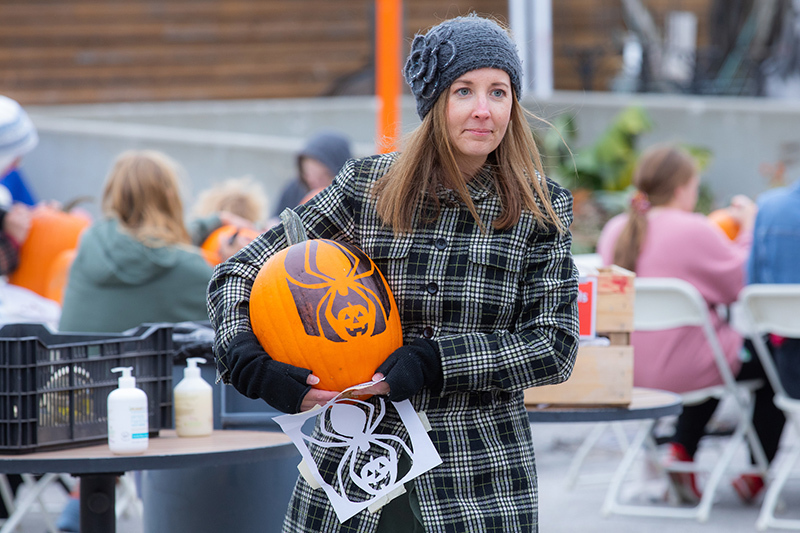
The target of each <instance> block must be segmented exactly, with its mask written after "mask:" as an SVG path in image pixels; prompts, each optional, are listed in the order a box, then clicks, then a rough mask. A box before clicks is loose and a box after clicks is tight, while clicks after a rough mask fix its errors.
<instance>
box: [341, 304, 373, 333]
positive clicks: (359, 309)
mask: <svg viewBox="0 0 800 533" xmlns="http://www.w3.org/2000/svg"><path fill="white" fill-rule="evenodd" d="M338 319H339V323H340V324H341V325H342V326H344V329H345V331H346V332H347V334H348V335H350V336H351V337H356V336H358V335H366V334H367V332H368V331H369V329H370V326H372V325H373V324H374V323H375V308H374V307H373V308H372V312H370V310H369V309H367V308H366V307H364V306H363V305H353V304H350V305H348V306H347V307H345V308H344V309H342V310H341V311H339V316H338Z"/></svg>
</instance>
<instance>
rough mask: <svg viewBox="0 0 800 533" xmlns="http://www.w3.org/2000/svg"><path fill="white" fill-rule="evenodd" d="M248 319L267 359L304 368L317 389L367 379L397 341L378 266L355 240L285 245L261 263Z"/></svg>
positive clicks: (395, 319) (395, 317) (393, 307)
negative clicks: (313, 380) (308, 371)
mask: <svg viewBox="0 0 800 533" xmlns="http://www.w3.org/2000/svg"><path fill="white" fill-rule="evenodd" d="M250 323H251V325H252V326H253V332H254V333H255V335H256V337H258V340H259V342H260V343H261V345H262V346H263V347H264V350H265V351H266V352H267V353H268V354H269V355H270V356H271V357H272V358H273V359H275V360H277V361H281V362H284V363H288V364H292V365H295V366H298V367H302V368H308V369H311V370H312V371H313V372H314V374H315V375H316V376H318V377H319V378H320V382H319V384H318V385H317V386H316V387H317V388H319V389H323V390H332V391H341V390H344V389H346V388H347V387H350V386H352V385H357V384H359V383H363V382H365V381H369V380H370V379H372V375H373V374H374V373H375V370H376V369H377V368H378V366H380V364H381V363H382V362H383V361H384V360H386V357H388V356H389V354H391V353H392V352H393V351H394V350H395V349H397V348H399V347H400V346H402V344H403V332H402V328H401V325H400V315H399V312H398V310H397V304H396V303H395V301H394V296H393V295H392V292H391V290H390V289H389V286H388V285H387V283H386V279H385V278H384V277H383V274H381V272H380V270H378V267H377V266H375V263H373V262H372V260H371V259H370V258H369V257H367V256H366V254H364V252H362V251H361V250H360V249H358V248H356V247H355V246H352V245H350V244H345V243H341V242H336V241H330V240H326V239H315V240H308V241H303V242H299V243H297V244H294V245H292V246H289V247H288V248H285V249H283V250H282V251H280V252H278V253H277V254H275V255H274V256H272V257H271V258H270V259H269V260H268V261H267V262H266V263H265V264H264V265H263V266H262V267H261V270H260V271H259V273H258V275H257V276H256V279H255V282H254V283H253V288H252V291H251V293H250Z"/></svg>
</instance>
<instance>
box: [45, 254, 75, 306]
mask: <svg viewBox="0 0 800 533" xmlns="http://www.w3.org/2000/svg"><path fill="white" fill-rule="evenodd" d="M76 255H78V250H77V249H75V248H72V249H70V250H63V251H62V252H61V253H59V254H58V255H57V256H56V257H55V259H53V262H52V263H51V264H50V271H49V272H48V274H47V286H46V288H45V291H44V297H45V298H50V299H51V300H54V301H56V302H58V303H59V304H62V303H64V289H66V288H67V281H69V269H70V268H72V263H73V262H74V261H75V256H76Z"/></svg>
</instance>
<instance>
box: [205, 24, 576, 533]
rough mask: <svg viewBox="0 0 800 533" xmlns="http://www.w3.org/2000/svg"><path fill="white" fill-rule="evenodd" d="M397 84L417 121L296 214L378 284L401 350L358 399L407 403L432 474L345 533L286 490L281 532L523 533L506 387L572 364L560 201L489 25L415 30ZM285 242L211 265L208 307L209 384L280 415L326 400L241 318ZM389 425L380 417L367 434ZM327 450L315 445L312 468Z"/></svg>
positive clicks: (505, 51)
mask: <svg viewBox="0 0 800 533" xmlns="http://www.w3.org/2000/svg"><path fill="white" fill-rule="evenodd" d="M404 74H405V77H406V80H407V81H408V82H409V85H410V86H411V90H412V93H413V94H414V96H415V97H416V101H417V111H418V114H419V116H420V118H421V119H422V124H421V125H420V126H419V127H418V128H417V130H415V131H414V132H413V133H412V134H411V135H410V137H409V139H408V141H407V143H406V147H405V150H404V151H403V152H402V153H401V154H397V153H394V154H387V155H380V156H374V157H369V158H366V159H362V160H351V161H349V162H348V163H347V164H346V165H345V167H344V168H343V169H342V171H341V172H340V173H339V174H338V175H337V177H336V179H335V180H334V182H333V184H332V185H331V186H330V187H328V188H327V189H325V190H324V191H323V192H321V193H319V194H318V195H317V196H316V197H315V198H314V199H312V200H311V201H310V202H309V203H307V204H305V205H304V206H300V207H298V208H297V209H296V212H297V213H298V215H299V216H300V218H301V219H302V220H303V222H304V225H305V227H306V228H307V230H308V232H309V236H310V237H311V238H320V237H322V238H327V239H337V240H342V241H347V242H350V243H353V244H355V245H357V246H359V247H360V248H361V249H362V250H363V251H364V252H365V253H366V254H367V255H368V256H369V257H371V258H372V259H373V260H374V261H375V262H376V264H377V265H378V266H379V268H380V269H381V271H382V272H383V274H384V275H385V277H386V279H387V281H388V283H389V285H390V287H391V289H392V291H393V293H394V296H395V298H396V300H397V303H398V308H399V310H400V316H401V322H402V325H403V336H404V341H405V345H404V346H402V347H401V348H399V349H398V350H396V351H395V352H394V353H392V354H391V355H390V356H389V357H388V359H387V360H386V362H385V363H383V364H382V365H381V366H380V367H379V368H378V369H377V374H376V378H380V377H383V376H385V382H381V383H379V384H378V385H375V386H374V387H373V389H372V390H371V391H369V392H372V393H375V394H388V397H389V399H391V400H393V401H400V400H403V399H407V398H410V399H411V402H412V403H413V405H414V407H415V409H416V410H417V411H424V412H425V413H426V414H427V417H428V420H429V421H430V425H431V427H432V429H431V431H430V433H429V435H430V437H431V439H432V441H433V443H434V445H435V446H436V448H437V450H438V452H439V454H440V456H441V457H442V460H443V464H442V465H440V466H438V467H436V468H434V469H433V470H431V471H429V472H427V473H425V474H423V475H421V476H420V477H418V478H416V479H415V480H414V481H413V482H412V483H409V484H407V486H406V488H407V493H406V494H405V495H403V496H401V497H399V498H397V499H395V500H393V501H391V502H390V503H389V504H388V505H386V506H385V507H383V508H382V509H381V511H380V512H376V513H374V514H372V513H369V512H361V513H359V514H357V515H355V516H354V517H353V518H351V519H350V520H348V521H346V522H345V523H344V524H340V523H339V522H338V520H337V519H336V516H335V515H334V513H333V509H332V507H331V506H330V504H329V503H328V501H327V499H326V498H325V496H324V494H322V493H321V491H313V490H312V489H311V488H310V487H309V485H308V484H307V483H306V482H305V481H304V480H303V479H299V480H298V483H297V485H296V487H295V492H294V496H293V498H292V502H291V504H290V507H289V510H288V513H287V516H286V522H285V524H284V530H285V531H291V532H295V531H309V532H310V531H315V532H317V531H365V532H374V531H380V532H387V531H423V530H424V531H474V532H480V531H487V530H496V529H499V528H502V529H503V530H504V531H536V530H538V517H537V487H536V471H535V465H534V460H533V443H532V439H531V433H530V426H529V423H528V419H527V415H526V412H525V408H524V404H523V394H522V392H523V390H524V389H526V388H528V387H531V386H535V385H544V384H552V383H559V382H561V381H564V380H565V379H567V378H568V377H569V375H570V372H571V371H572V366H573V363H574V358H575V352H576V350H577V343H578V340H577V339H578V320H577V307H576V297H577V271H576V269H575V267H574V264H573V262H572V257H571V255H570V244H571V237H570V234H569V231H568V228H569V225H570V222H571V219H572V212H571V207H572V198H571V196H570V194H569V192H568V191H566V190H565V189H562V188H561V187H559V186H558V185H556V184H555V183H553V182H551V181H549V180H546V179H545V178H544V177H543V175H542V174H541V172H540V170H541V164H540V161H539V159H538V152H537V151H536V146H535V144H534V142H533V138H532V136H531V132H530V129H529V127H528V124H527V122H526V120H525V115H524V111H523V109H522V107H521V106H520V104H519V95H520V76H521V66H520V61H519V58H518V56H517V53H516V48H515V46H514V44H513V41H512V40H511V39H510V38H509V36H508V34H507V33H506V32H505V31H504V30H503V29H502V28H501V27H500V26H498V25H497V24H496V23H494V22H492V21H490V20H487V19H483V18H480V17H477V16H467V17H459V18H455V19H451V20H447V21H445V22H442V23H441V24H439V25H438V26H435V27H434V28H432V29H431V30H430V31H429V32H428V33H427V34H426V35H424V36H422V35H418V36H416V37H415V39H414V42H413V45H412V51H411V55H410V57H409V59H408V61H407V63H406V66H405V69H404ZM284 245H285V238H284V236H283V228H282V227H280V226H279V227H278V228H277V229H274V230H272V231H269V232H267V233H265V234H263V235H262V236H261V237H259V238H257V239H256V240H254V241H253V242H252V243H251V244H250V245H249V246H247V247H246V248H244V249H243V250H242V251H241V252H239V253H238V254H237V255H235V256H234V257H233V258H231V259H230V260H229V261H227V262H226V263H223V264H222V265H220V266H219V267H217V270H216V271H215V275H214V279H213V280H212V282H211V285H210V288H209V291H210V294H209V312H210V316H211V321H212V323H213V324H214V326H215V327H216V341H215V351H216V355H217V357H218V365H219V370H220V373H221V376H222V379H223V380H225V381H228V382H230V383H232V384H233V385H234V386H235V387H236V388H237V389H238V390H239V391H241V392H243V393H244V394H246V395H247V396H249V397H251V398H262V399H264V400H265V401H267V403H269V404H270V405H272V406H274V407H276V408H278V409H280V410H283V411H285V412H297V411H302V410H307V409H310V408H311V407H313V406H314V405H317V404H322V403H325V402H327V401H329V400H330V399H332V398H333V397H334V396H335V394H336V392H332V391H323V390H318V389H315V388H311V387H310V385H313V384H315V383H317V382H318V378H317V377H316V376H314V375H313V374H311V371H310V370H307V369H301V368H296V367H292V366H289V365H284V364H282V363H278V362H276V361H273V360H271V359H270V358H269V356H268V355H267V354H266V353H265V352H264V351H263V350H262V349H261V347H260V346H259V344H258V341H257V340H256V338H255V336H254V335H253V333H252V331H251V326H250V323H249V320H248V311H247V306H248V294H249V291H250V288H251V286H252V283H253V279H254V278H255V276H256V274H257V273H258V270H259V268H260V266H261V265H262V264H263V263H264V261H265V260H266V259H267V258H268V257H270V256H271V255H273V254H274V253H275V252H277V251H278V250H279V249H281V248H282V247H284ZM371 401H373V402H375V401H377V399H376V398H375V397H373V399H372V400H371ZM390 411H391V410H390ZM401 427H402V426H401V425H400V421H399V418H398V417H397V416H396V415H394V414H391V413H389V414H387V415H386V416H385V417H384V419H383V421H382V423H381V426H380V427H379V428H378V430H376V431H377V432H380V433H394V434H397V432H398V431H399V430H400V429H399V428H401ZM340 456H341V451H340V450H339V449H337V448H329V449H326V450H325V451H324V458H323V459H319V458H318V463H319V462H320V461H325V462H331V463H332V464H334V465H335V464H338V462H339V458H340Z"/></svg>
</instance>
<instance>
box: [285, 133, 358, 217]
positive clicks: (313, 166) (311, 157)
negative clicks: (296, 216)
mask: <svg viewBox="0 0 800 533" xmlns="http://www.w3.org/2000/svg"><path fill="white" fill-rule="evenodd" d="M351 152H352V150H351V149H350V139H348V138H347V137H346V136H344V135H343V134H342V133H339V132H336V131H330V130H327V131H320V132H318V133H317V134H315V135H314V136H312V137H311V138H310V139H309V140H308V142H306V145H305V146H304V147H303V149H302V150H300V152H299V153H298V154H297V171H298V175H297V178H295V179H294V180H293V181H291V182H290V183H289V184H288V185H286V187H285V188H284V189H283V191H282V192H281V195H280V198H279V199H278V203H277V204H276V206H275V209H274V211H273V212H272V215H273V217H277V216H279V215H280V214H281V211H283V210H284V209H286V208H287V207H296V206H298V205H300V204H301V203H303V200H304V199H306V196H308V194H309V193H310V192H315V191H320V190H322V189H324V188H325V187H327V186H328V185H330V184H331V182H332V181H333V178H334V176H336V174H338V173H339V170H341V168H342V166H344V163H345V161H347V160H348V159H350V158H351V157H352V154H351Z"/></svg>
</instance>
